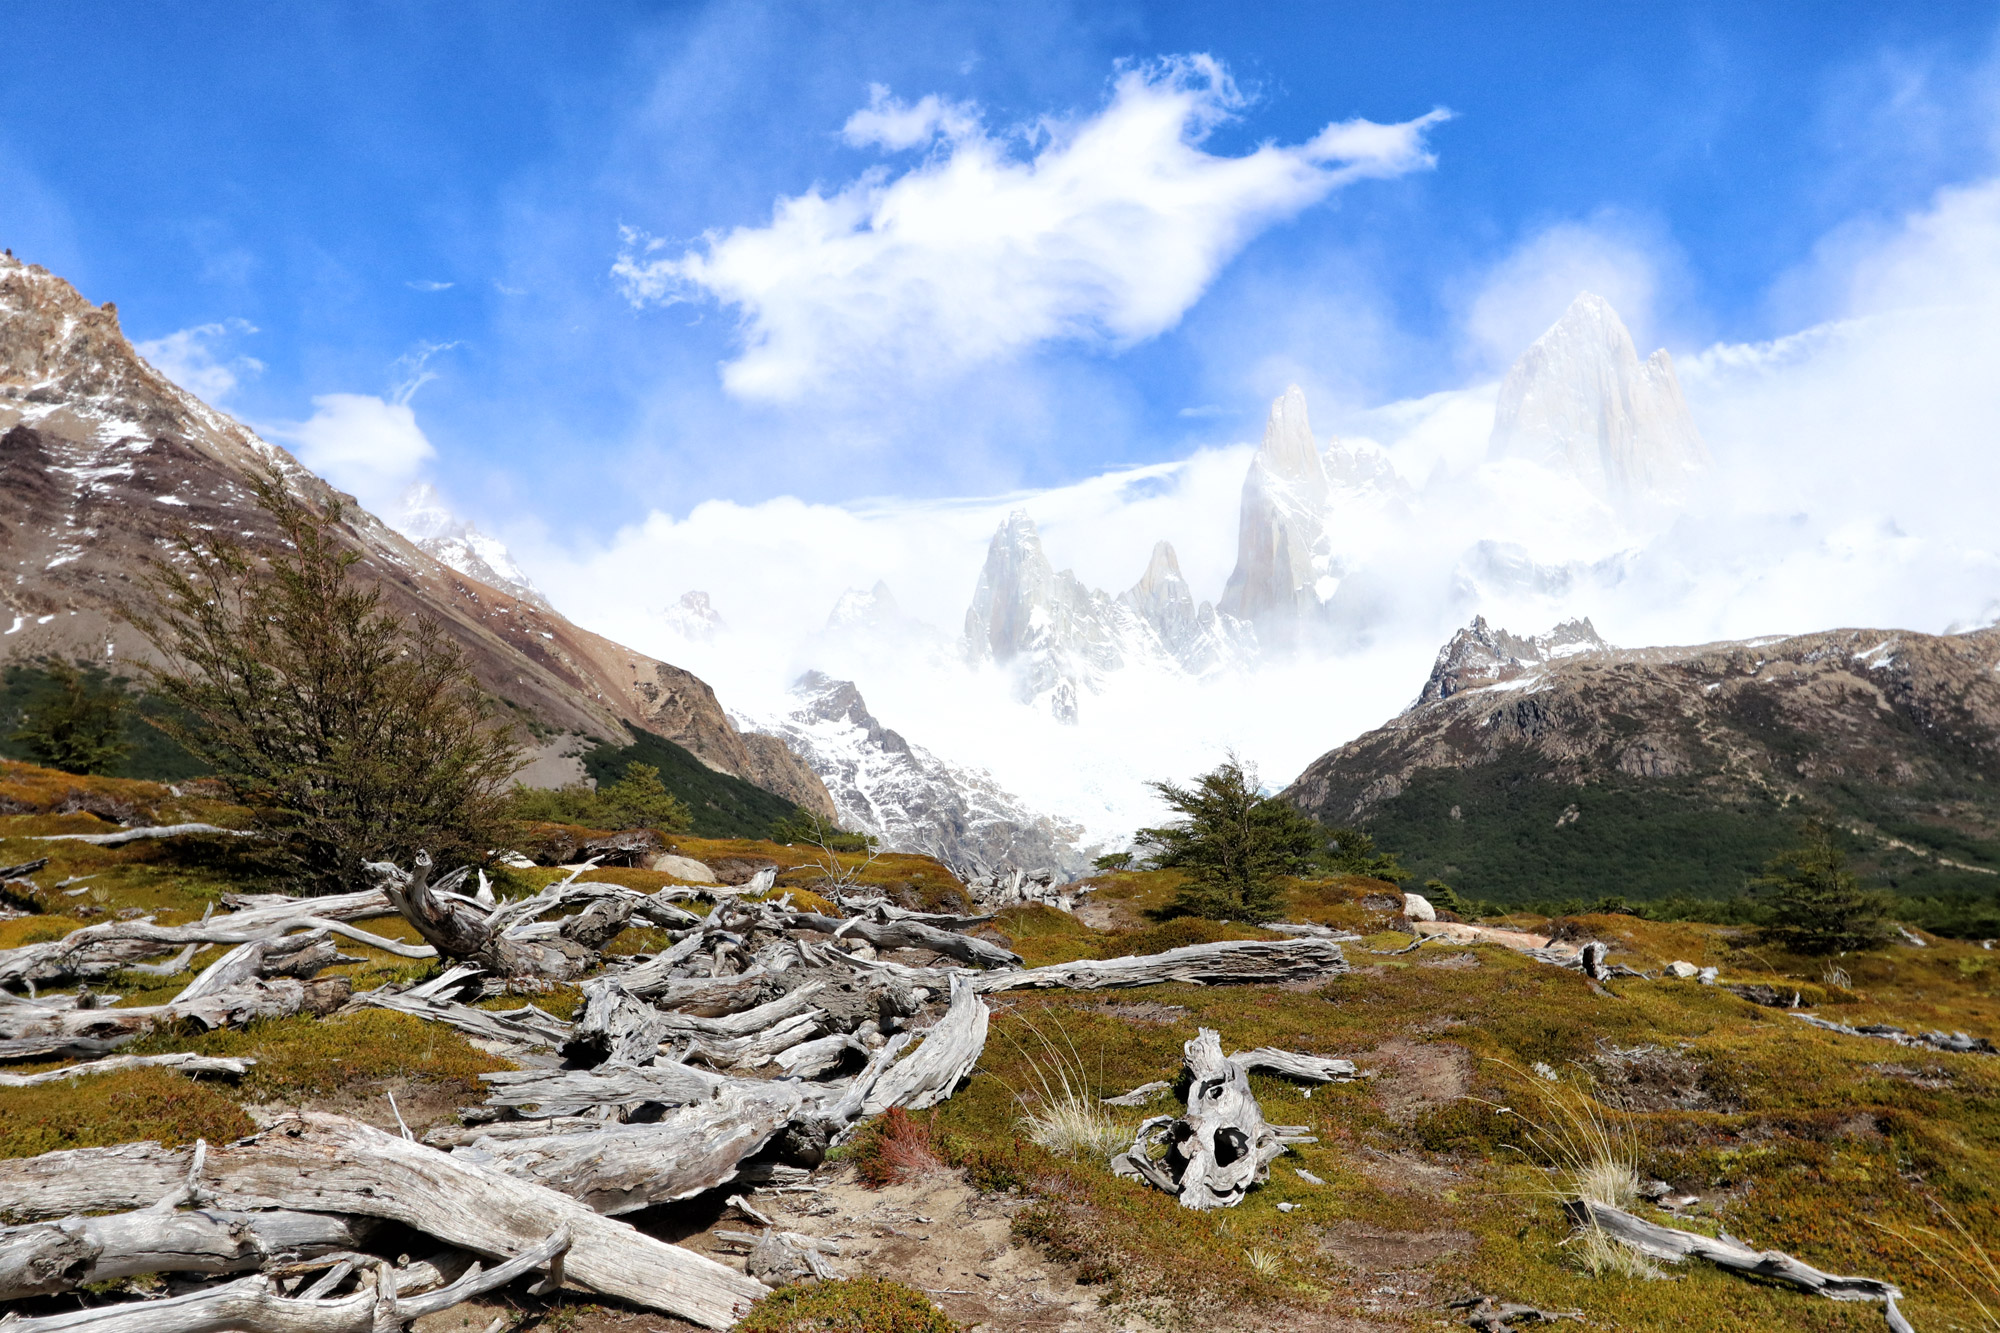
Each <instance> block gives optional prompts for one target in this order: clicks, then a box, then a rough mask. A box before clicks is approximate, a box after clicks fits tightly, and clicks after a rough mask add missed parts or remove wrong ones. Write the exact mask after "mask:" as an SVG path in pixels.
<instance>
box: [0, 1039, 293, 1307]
mask: <svg viewBox="0 0 2000 1333" xmlns="http://www.w3.org/2000/svg"><path fill="white" fill-rule="evenodd" d="M256 1063H257V1062H256V1061H255V1060H253V1059H251V1058H249V1057H248V1056H232V1055H189V1054H186V1053H184V1052H172V1053H169V1054H167V1055H112V1056H107V1057H105V1058H104V1059H102V1060H92V1061H90V1062H88V1063H87V1064H80V1065H70V1066H68V1067H67V1068H64V1069H45V1070H43V1071H42V1072H41V1073H39V1074H0V1088H33V1087H39V1086H41V1085H42V1084H44V1083H60V1082H62V1081H63V1080H65V1079H72V1078H87V1077H89V1076H90V1075H93V1074H115V1073H118V1072H119V1071H120V1070H124V1069H172V1070H175V1071H177V1072H179V1073H182V1074H223V1075H227V1076H229V1077H231V1078H234V1077H238V1076H240V1075H242V1074H244V1073H245V1072H247V1071H248V1070H249V1068H250V1066H251V1065H254V1064H256ZM5 1299H7V1298H6V1297H4V1296H0V1300H5Z"/></svg>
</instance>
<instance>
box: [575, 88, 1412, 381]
mask: <svg viewBox="0 0 2000 1333" xmlns="http://www.w3.org/2000/svg"><path fill="white" fill-rule="evenodd" d="M1244 103H1245V99H1244V98H1243V96H1242V95H1241V94H1240V93H1239V92H1238V91H1237V89H1236V87H1235V85H1234V83H1233V82H1232V81H1231V79H1230V77H1229V74H1228V71H1227V70H1226V69H1225V68H1224V67H1223V66H1222V65H1221V64H1220V62H1218V61H1216V60H1214V59H1213V58H1211V57H1208V56H1188V57H1181V58H1177V59H1172V60H1164V61H1159V62H1155V63H1151V64H1148V65H1145V66H1143V67H1137V68H1132V69H1128V70H1126V71H1124V72H1123V73H1121V74H1120V75H1119V76H1118V77H1117V79H1116V80H1115V81H1114V83H1113V86H1112V92H1111V96H1110V100H1109V102H1108V103H1107V104H1106V105H1105V106H1104V108H1103V109H1102V110H1101V111H1099V112H1098V113H1096V114H1095V115H1091V116H1087V117H1084V118H1081V119H1078V120H1074V121H1068V122H1058V121H1053V120H1044V121H1041V122H1038V123H1037V124H1035V125H1034V126H1031V127H1026V128H1022V129H1018V130H1014V131H1008V132H1000V133H995V132H993V131H991V130H990V129H988V128H987V127H986V126H985V125H984V124H983V122H982V121H980V120H979V119H978V117H977V112H976V110H975V109H974V108H972V107H970V106H968V105H965V104H960V103H952V102H947V101H944V100H941V99H939V98H936V97H927V98H924V99H922V100H920V101H918V102H916V103H914V104H906V103H903V102H900V101H897V100H896V99H895V98H893V97H891V96H890V95H889V94H888V93H887V91H886V90H881V89H878V90H875V92H874V93H873V94H872V95H871V100H870V105H869V107H868V108H867V109H866V110H864V111H861V112H858V113H856V115H855V116H854V117H852V118H850V119H849V121H848V122H847V126H846V129H845V130H844V134H845V135H846V137H847V138H848V140H849V142H852V143H855V144H857V145H861V144H872V145H879V146H882V147H885V148H890V149H898V150H902V149H909V148H915V147H918V146H921V145H926V144H928V145H931V146H932V151H931V152H930V153H929V154H927V155H926V157H925V158H924V160H923V161H921V162H920V163H918V164H916V165H914V166H911V167H909V168H908V169H906V170H903V171H902V172H900V174H898V173H892V172H890V171H889V170H887V169H885V168H881V167H877V168H874V169H871V170H870V171H868V172H865V173H864V174H862V175H861V176H860V177H859V178H857V179H856V180H854V181H852V182H851V183H849V184H847V185H845V186H843V187H841V188H839V189H837V190H835V191H833V192H832V193H830V194H828V193H822V192H821V191H820V190H818V189H817V188H815V189H813V190H809V191H808V192H806V193H804V194H801V195H795V196H792V197H789V198H781V199H780V200H778V202H777V205H776V208H775V210H774V212H773V216H772V219H771V221H770V223H769V224H768V225H766V226H761V227H738V228H735V229H734V230H732V231H729V232H727V233H711V234H709V235H708V236H707V237H705V238H704V240H703V242H702V244H701V246H700V247H698V248H695V249H688V250H684V251H683V252H681V253H680V254H678V255H674V254H671V253H669V250H670V247H669V246H668V245H667V244H666V243H665V242H663V241H659V240H652V239H648V238H645V237H644V236H642V235H641V234H640V233H637V232H634V231H630V230H628V231H627V232H626V233H625V242H626V243H625V248H624V250H623V252H622V253H621V254H620V256H619V258H618V261H617V263H616V264H615V266H614V268H613V273H614V275H615V276H616V278H617V279H618V281H619V283H620V284H621V286H622V287H623V288H624V291H625V293H626V295H627V297H628V298H629V299H630V300H631V301H632V302H633V304H635V305H641V306H643V305H646V304H650V303H667V302H673V301H689V300H697V299H710V300H714V301H716V302H718V303H720V304H722V305H726V306H732V307H735V308H736V310H737V311H738V312H739V313H740V315H741V318H742V324H743V343H744V346H743V350H742V352H741V354H740V355H739V356H738V357H737V358H736V359H735V360H733V361H731V362H729V363H727V364H726V365H725V366H724V367H723V383H724V386H725V387H726V388H727V389H728V391H729V392H730V393H732V394H734V395H736V396H738V397H741V398H749V399H762V400H770V401H786V400H793V399H797V398H798V397H800V396H802V395H805V394H808V393H814V392H823V391H827V390H830V389H835V388H845V389H849V390H856V391H860V392H869V391H876V390H882V389H891V388H893V386H894V385H895V384H897V383H898V382H900V381H904V380H907V379H909V378H912V377H915V378H928V377H935V376H947V375H950V374H952V373H954V372H956V371H960V370H963V369H965V368H968V367H972V366H976V365H980V364H985V363H991V362H995V361H1000V360H1005V359H1007V358H1010V357H1012V356H1015V355H1017V354H1019V353H1022V352H1024V351H1026V350H1028V349H1030V348H1032V347H1034V346H1036V345H1037V344H1040V343H1044V342H1049V341H1054V340H1064V339H1073V340H1078V341H1082V342H1084V343H1087V344H1091V345H1095V346H1104V347H1114V348H1115V347H1120V346H1125V345H1129V344H1131V343H1134V342H1137V341H1141V340H1143V339H1146V338H1150V337H1153V336H1155V335H1157V334H1159V333H1161V332H1163V331H1165V330H1166V329H1168V328H1171V327H1172V326H1173V325H1174V324H1175V322H1176V321H1178V320H1179V319H1180V317H1181V315H1182V314H1183V313H1184V312H1185V311H1186V310H1187V309H1188V308H1189V307H1190V306H1191V305H1193V304H1194V302H1195V301H1196V300H1198V299H1199V298H1200V296H1201V294H1202V293H1203V291H1204V290H1206V288H1207V287H1208V285H1209V283H1210V282H1211V281H1212V280H1213V279H1214V277H1215V276H1216V274H1217V272H1218V271H1219V270H1220V269H1221V268H1222V266H1223V265H1224V264H1226V263H1227V262H1228V261H1229V260H1230V258H1232V257H1233V256H1234V255H1235V254H1236V253H1237V252H1238V251H1239V250H1241V249H1242V247H1243V246H1244V245H1245V244H1247V243H1248V242H1249V240H1250V239H1251V238H1252V237H1253V236H1255V235H1256V234H1257V233H1258V232H1259V231H1260V230H1262V229H1263V228H1265V227H1267V226H1269V225H1271V224H1272V223H1274V222H1278V221H1280V220H1283V219H1285V218H1287V217H1291V216H1293V215H1295V214H1297V213H1298V212H1299V211H1301V210H1302V209H1304V208H1307V207H1309V206H1310V205H1312V204H1314V203H1316V202H1318V201H1320V200H1322V199H1324V198H1326V197H1327V196H1328V195H1329V194H1331V193H1332V192H1333V191H1335V190H1337V189H1339V188H1340V187H1341V186H1343V185H1346V184H1348V183H1350V182H1352V181H1355V180H1359V179H1363V178H1368V177H1390V176H1397V175H1402V174H1405V173H1408V172H1412V171H1418V170H1422V169H1425V168H1427V167H1429V166H1431V165H1432V164H1433V161H1434V159H1433V157H1432V156H1431V154H1430V153H1429V152H1428V151H1427V150H1426V148H1425V144H1424V133H1425V131H1426V130H1427V129H1428V128H1429V127H1430V126H1431V125H1433V124H1435V123H1437V122H1438V121H1440V120H1442V119H1443V118H1444V117H1445V115H1446V113H1445V112H1442V111H1433V112H1431V113H1430V114H1429V115H1425V116H1421V117H1418V118H1417V119H1414V120H1410V121H1405V122H1402V123H1400V124H1394V125H1380V124H1375V123H1373V122H1370V121H1365V120H1354V121H1346V122H1340V123H1336V124H1332V125H1328V126H1327V127H1326V128H1325V129H1323V130H1322V131H1320V133H1319V134H1317V135H1315V136H1314V137H1313V138H1312V139H1310V140H1308V141H1307V142H1306V143H1303V144H1298V145H1293V146H1280V145H1277V144H1273V143H1265V144H1263V145H1261V146H1259V147H1258V148H1257V149H1255V150H1254V151H1252V152H1250V153H1247V154H1245V155H1242V156H1239V157H1229V156H1222V155H1218V154H1213V153H1210V152H1208V151H1206V150H1205V149H1204V148H1203V146H1202V145H1203V142H1204V140H1205V139H1206V137H1207V136H1208V134H1209V133H1210V131H1212V130H1213V129H1214V128H1215V127H1216V126H1218V125H1220V124H1221V123H1223V122H1225V121H1227V120H1230V119H1232V118H1233V117H1235V116H1236V115H1237V114H1238V113H1239V112H1240V111H1241V109H1242V107H1243V106H1244ZM1022 146H1025V151H1017V148H1018V147H1022Z"/></svg>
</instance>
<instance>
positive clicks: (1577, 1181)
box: [1500, 1062, 1661, 1278]
mask: <svg viewBox="0 0 2000 1333" xmlns="http://www.w3.org/2000/svg"><path fill="white" fill-rule="evenodd" d="M1502 1063H1503V1064H1504V1062H1502ZM1504 1067H1505V1068H1507V1069H1509V1070H1512V1072H1513V1073H1514V1074H1515V1075H1517V1076H1518V1077H1519V1078H1520V1080H1521V1082H1522V1084H1523V1091H1524V1093H1525V1096H1524V1098H1523V1100H1528V1101H1532V1102H1534V1103H1536V1104H1537V1105H1538V1107H1539V1110H1538V1111H1537V1112H1536V1113H1534V1114H1530V1113H1527V1112H1524V1111H1521V1110H1518V1109H1516V1108H1513V1107H1501V1108H1500V1111H1501V1113H1502V1114H1505V1115H1511V1116H1513V1117H1515V1118H1516V1119H1518V1120H1519V1121H1520V1122H1521V1123H1522V1124H1523V1125H1524V1126H1526V1131H1527V1132H1526V1134H1525V1138H1526V1140H1527V1145H1526V1146H1527V1149H1528V1150H1530V1151H1532V1153H1533V1154H1534V1155H1536V1156H1538V1157H1541V1158H1542V1159H1544V1160H1545V1161H1547V1162H1549V1163H1550V1164H1551V1165H1552V1166H1553V1167H1554V1168H1555V1170H1556V1172H1557V1177H1556V1179H1557V1182H1558V1183H1556V1184H1555V1185H1553V1186H1552V1187H1551V1188H1550V1189H1549V1191H1548V1193H1549V1195H1550V1197H1552V1198H1553V1199H1554V1200H1555V1201H1556V1202H1557V1203H1559V1204H1561V1205H1563V1206H1564V1207H1565V1208H1566V1209H1567V1208H1568V1207H1569V1205H1571V1204H1573V1203H1578V1202H1589V1203H1600V1204H1605V1205H1607V1206H1609V1207H1612V1208H1628V1207H1630V1206H1631V1205H1632V1204H1633V1203H1634V1202H1635V1201H1636V1200H1637V1199H1638V1197H1639V1153H1638V1146H1637V1144H1636V1142H1635V1141H1634V1139H1633V1136H1632V1133H1631V1131H1630V1129H1629V1127H1628V1126H1627V1125H1626V1124H1625V1122H1624V1120H1623V1119H1622V1118H1621V1117H1620V1116H1619V1114H1618V1113H1617V1112H1614V1111H1611V1110H1609V1109H1607V1108H1606V1107H1605V1106H1603V1105H1602V1104H1601V1103H1600V1102H1599V1101H1598V1100H1597V1098H1596V1097H1594V1096H1592V1095H1591V1092H1590V1088H1589V1086H1588V1085H1587V1084H1584V1083H1575V1082H1568V1081H1563V1080H1560V1079H1558V1080H1555V1081H1550V1080H1549V1079H1548V1077H1547V1076H1546V1075H1540V1074H1537V1075H1528V1074H1523V1073H1522V1072H1521V1071H1520V1070H1518V1069H1515V1068H1514V1067H1513V1066H1512V1065H1505V1066H1504ZM1574 1215H1575V1213H1574V1212H1572V1216H1574ZM1582 1217H1583V1220H1582V1221H1580V1222H1579V1223H1578V1225H1577V1228H1576V1230H1575V1231H1574V1232H1572V1233H1571V1235H1570V1237H1569V1239H1567V1240H1565V1241H1564V1242H1563V1246H1564V1248H1565V1249H1567V1250H1568V1252H1569V1255H1570V1259H1571V1262H1572V1263H1574V1264H1575V1265H1576V1266H1577V1267H1578V1268H1580V1269H1582V1270H1583V1271H1584V1272H1586V1273H1588V1274H1590V1275H1591V1276H1592V1277H1626V1278H1655V1277H1659V1276H1661V1272H1660V1267H1659V1265H1658V1264H1657V1263H1656V1262H1654V1261H1653V1260H1652V1259H1650V1258H1648V1257H1647V1256H1645V1255H1643V1254H1640V1253H1639V1252H1638V1251H1637V1250H1634V1249H1632V1248H1631V1247H1629V1246H1627V1245H1623V1244H1621V1243H1619V1242H1618V1241H1617V1240H1615V1239H1613V1238H1612V1237H1611V1236H1610V1235H1608V1234H1606V1232H1605V1231H1604V1229H1603V1228H1602V1227H1600V1226H1598V1225H1597V1223H1596V1222H1595V1221H1594V1220H1592V1219H1591V1218H1590V1215H1589V1213H1588V1212H1584V1213H1583V1214H1582Z"/></svg>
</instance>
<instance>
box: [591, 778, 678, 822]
mask: <svg viewBox="0 0 2000 1333" xmlns="http://www.w3.org/2000/svg"><path fill="white" fill-rule="evenodd" d="M597 802H598V805H599V806H600V808H602V810H603V811H604V816H605V819H606V821H607V823H606V827H609V828H621V829H624V828H654V829H658V830H659V831H660V832H662V833H685V832H687V831H688V830H689V829H691V828H693V827H694V814H693V813H692V812H691V811H690V810H689V809H688V808H687V802H685V801H683V800H682V799H681V798H680V797H678V796H676V795H674V794H673V793H672V792H670V791H668V790H667V786H666V784H665V783H664V782H661V781H660V770H659V769H657V768H655V767H653V766H652V765H651V764H627V765H625V772H624V773H623V774H621V775H620V776H619V779H618V781H616V782H614V783H612V784H611V785H610V786H608V787H599V788H598V789H597Z"/></svg>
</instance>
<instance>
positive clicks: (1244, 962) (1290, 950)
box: [971, 937, 1348, 995]
mask: <svg viewBox="0 0 2000 1333" xmlns="http://www.w3.org/2000/svg"><path fill="white" fill-rule="evenodd" d="M1347 970H1348V968H1347V957H1346V955H1345V954H1343V953H1342V952H1341V951H1340V946H1339V945H1338V944H1336V943H1335V942H1333V941H1332V940H1323V939H1317V938H1311V937H1308V938H1305V939H1296V940H1217V941H1215V942H1214V943H1212V944H1190V945H1187V946H1185V947H1184V948H1179V949H1169V950H1167V951H1166V952H1165V953H1155V954H1142V955H1139V956H1137V957H1125V958H1109V959H1104V960H1102V961H1097V960H1091V959H1085V960H1083V961H1080V962H1075V963H1056V964H1053V965H1052V966H1049V967H1033V968H1028V969H1026V970H1024V971H1018V972H988V973H985V974H983V975H981V976H977V977H974V978H972V979H971V980H972V985H973V986H974V988H976V989H977V990H978V991H979V993H980V994H982V995H992V994H995V993H996V992H999V991H1010V990H1026V989H1030V988H1033V987H1059V988H1062V989H1065V990H1107V989H1112V988H1115V987H1122V986H1156V985H1159V984H1161V983H1163V982H1169V981H1180V982H1193V983H1196V984H1199V985H1204V986H1232V985H1260V984H1261V985H1275V984H1277V983H1279V982H1286V981H1312V980H1316V979H1319V978H1321V977H1337V976H1343V975H1345V974H1346V972H1347Z"/></svg>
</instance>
